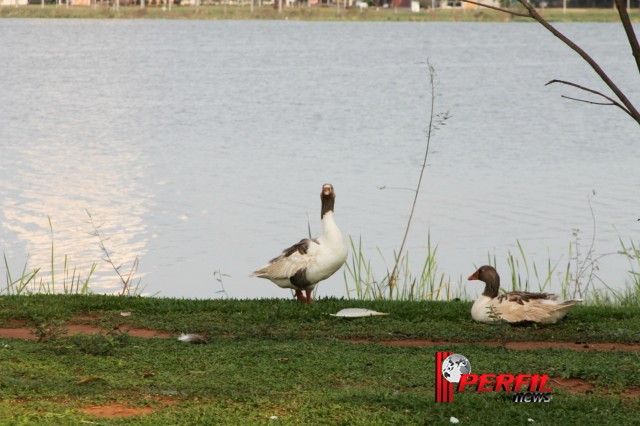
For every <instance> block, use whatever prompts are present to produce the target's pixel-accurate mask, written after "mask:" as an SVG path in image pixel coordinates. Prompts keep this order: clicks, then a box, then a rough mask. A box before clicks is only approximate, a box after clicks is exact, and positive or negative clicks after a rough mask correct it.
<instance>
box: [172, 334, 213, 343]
mask: <svg viewBox="0 0 640 426" xmlns="http://www.w3.org/2000/svg"><path fill="white" fill-rule="evenodd" d="M178 340H179V341H181V342H185V343H207V339H205V338H204V336H201V335H200V334H185V333H182V334H181V335H180V337H178Z"/></svg>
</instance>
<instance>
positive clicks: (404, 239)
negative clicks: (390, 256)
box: [389, 64, 436, 293]
mask: <svg viewBox="0 0 640 426" xmlns="http://www.w3.org/2000/svg"><path fill="white" fill-rule="evenodd" d="M428 65H429V84H430V87H431V110H430V112H429V127H428V128H427V147H426V149H425V151H424V160H423V162H422V167H421V168H420V176H419V178H418V184H417V185H416V189H415V194H414V197H413V203H412V204H411V212H410V213H409V219H408V220H407V226H406V228H405V231H404V237H402V243H401V244H400V249H399V250H398V256H397V257H396V262H395V264H394V266H393V270H392V271H391V275H390V276H389V292H390V293H392V292H393V287H394V286H395V284H396V276H397V275H396V274H397V270H398V260H399V259H400V257H401V255H402V251H403V250H404V245H405V243H406V242H407V236H408V235H409V229H410V228H411V222H412V220H413V213H414V211H415V208H416V204H417V202H418V195H419V194H420V186H421V185H422V178H423V176H424V171H425V169H426V168H427V158H428V157H429V147H430V145H431V135H432V132H433V130H434V125H433V120H434V116H435V115H434V109H435V102H436V95H435V68H433V66H431V64H428Z"/></svg>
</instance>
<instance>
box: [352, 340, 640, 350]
mask: <svg viewBox="0 0 640 426" xmlns="http://www.w3.org/2000/svg"><path fill="white" fill-rule="evenodd" d="M345 341H347V342H352V343H377V344H380V345H384V346H443V345H469V344H476V345H484V346H500V342H445V341H438V340H381V341H373V340H367V339H346V340H345ZM505 348H507V349H513V350H519V351H524V350H529V349H551V348H554V349H570V350H574V351H631V352H640V345H628V344H624V343H571V342H532V341H529V342H508V343H506V344H505Z"/></svg>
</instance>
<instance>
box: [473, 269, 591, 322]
mask: <svg viewBox="0 0 640 426" xmlns="http://www.w3.org/2000/svg"><path fill="white" fill-rule="evenodd" d="M472 280H480V281H483V282H484V283H485V287H484V292H483V293H482V295H481V296H480V297H478V299H477V300H476V301H475V302H474V303H473V306H472V307H471V317H472V318H473V319H474V320H475V321H478V322H484V323H492V322H494V321H496V320H497V319H498V318H500V319H502V320H503V321H506V322H509V323H512V324H514V323H538V324H554V323H556V322H558V321H559V320H561V319H562V318H563V317H564V316H565V315H566V314H567V311H568V310H569V308H570V307H572V306H573V305H575V304H577V303H580V302H581V300H561V299H560V297H559V296H558V295H556V294H549V293H527V292H522V291H513V292H510V293H504V294H501V295H500V296H498V290H499V289H500V276H499V275H498V272H497V271H496V270H495V268H494V267H493V266H489V265H485V266H481V267H480V268H479V269H478V270H477V271H476V272H474V273H473V274H472V275H471V276H470V277H469V281H472ZM491 311H493V315H491V314H492V312H491ZM496 314H497V315H496ZM492 316H493V318H492ZM496 316H497V317H498V318H496Z"/></svg>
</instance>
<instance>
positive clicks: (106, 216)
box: [2, 132, 149, 292]
mask: <svg viewBox="0 0 640 426" xmlns="http://www.w3.org/2000/svg"><path fill="white" fill-rule="evenodd" d="M99 137H100V139H101V140H103V141H104V147H105V148H101V147H99V146H98V145H96V144H95V143H86V144H85V143H82V142H80V143H78V144H77V145H75V146H69V144H68V143H67V141H65V140H56V138H43V139H44V140H40V141H35V142H34V143H31V144H29V143H27V144H26V145H27V146H23V147H22V149H21V152H20V154H19V156H16V159H18V158H19V159H18V161H17V162H14V163H13V165H14V168H13V169H12V170H11V177H10V178H11V181H12V182H14V183H17V184H19V186H18V187H14V188H10V190H9V191H7V192H6V193H4V194H3V204H4V208H3V216H4V218H3V228H4V229H3V233H2V236H3V241H2V246H3V248H5V250H6V248H10V247H12V246H13V245H14V244H18V245H19V246H20V247H23V249H22V250H23V253H24V254H28V256H29V259H28V265H29V269H31V268H42V269H41V270H40V272H39V274H38V277H39V278H41V279H43V281H44V283H45V284H47V285H48V284H49V283H51V282H52V281H51V280H52V277H51V255H52V250H53V253H54V257H55V264H54V268H55V269H54V273H55V275H54V277H53V280H54V283H57V285H58V287H57V288H59V289H61V288H62V282H63V280H64V278H65V277H64V256H65V255H67V256H68V261H69V269H70V271H69V273H70V275H69V276H68V277H66V278H67V285H69V284H70V283H69V281H70V279H71V275H73V269H74V268H76V271H75V272H76V277H77V276H80V277H82V278H86V277H87V276H88V274H89V272H90V268H91V265H92V263H93V262H97V269H96V272H95V273H94V275H93V277H92V280H91V283H92V287H93V288H96V289H98V290H99V291H103V292H112V291H118V290H120V285H119V283H118V282H117V280H114V277H115V276H116V274H115V271H113V270H112V269H111V268H110V267H109V266H108V265H107V264H106V263H105V262H102V261H101V259H102V258H104V253H102V252H101V250H100V248H99V240H98V238H97V236H95V235H93V234H94V228H93V227H92V225H91V224H90V223H89V216H88V213H91V215H92V217H93V222H94V224H95V225H96V226H97V227H98V231H99V232H100V235H101V237H102V238H103V240H104V244H105V247H106V248H107V249H108V250H109V255H110V256H111V257H112V258H113V261H114V263H115V265H116V266H118V265H121V264H127V263H128V264H130V263H131V262H132V261H133V260H134V259H135V257H136V256H139V257H141V258H142V257H144V255H145V253H146V252H147V248H146V245H147V241H146V240H147V238H148V236H147V232H146V225H145V223H144V221H143V216H144V214H145V213H146V212H147V211H148V209H149V196H148V195H147V191H145V190H144V188H142V187H141V186H140V184H139V182H140V179H141V177H142V176H143V175H144V162H143V161H142V157H141V153H140V152H139V150H137V149H136V148H135V147H133V146H127V144H126V143H125V142H123V141H118V140H117V138H113V135H109V134H108V133H107V132H103V133H102V134H101V135H99ZM49 219H50V220H51V224H50V223H49ZM4 238H12V239H14V240H13V241H6V240H4ZM52 239H53V241H52ZM52 243H53V248H52ZM8 254H10V255H12V257H13V258H14V262H13V264H14V265H13V269H14V270H13V273H14V278H17V277H15V273H16V272H19V271H20V269H21V265H20V263H19V262H24V261H26V260H25V259H23V258H22V257H21V256H20V253H15V252H13V253H11V252H10V253H8ZM123 269H124V268H123ZM124 272H127V271H123V273H124ZM137 276H138V277H140V275H137Z"/></svg>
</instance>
